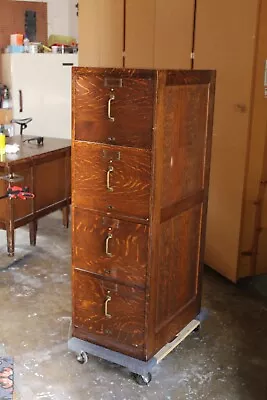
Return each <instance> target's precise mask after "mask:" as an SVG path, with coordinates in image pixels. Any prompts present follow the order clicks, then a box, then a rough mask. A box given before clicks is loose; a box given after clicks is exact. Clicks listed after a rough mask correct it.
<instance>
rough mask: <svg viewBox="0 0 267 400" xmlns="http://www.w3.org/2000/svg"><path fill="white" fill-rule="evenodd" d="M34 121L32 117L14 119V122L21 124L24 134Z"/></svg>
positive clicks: (21, 131)
mask: <svg viewBox="0 0 267 400" xmlns="http://www.w3.org/2000/svg"><path fill="white" fill-rule="evenodd" d="M31 121H32V118H22V119H12V121H11V122H12V123H14V124H18V125H20V135H21V136H22V134H23V131H24V129H26V128H27V126H28V124H29V123H30V122H31Z"/></svg>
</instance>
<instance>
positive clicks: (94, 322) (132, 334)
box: [73, 271, 145, 349]
mask: <svg viewBox="0 0 267 400" xmlns="http://www.w3.org/2000/svg"><path fill="white" fill-rule="evenodd" d="M73 287H74V304H73V306H74V307H73V308H74V312H73V325H74V327H75V328H80V329H82V330H83V331H84V332H88V335H89V336H90V334H92V335H94V337H95V338H96V340H97V342H98V344H100V345H104V344H105V338H107V339H109V340H110V339H112V341H114V343H115V345H117V346H118V343H119V344H120V343H121V344H122V345H128V346H130V347H133V348H139V349H140V348H142V347H143V345H144V326H145V293H144V292H143V291H142V290H141V289H135V288H130V287H127V286H123V285H119V284H113V283H111V282H108V281H104V280H101V279H97V278H93V277H92V276H91V275H90V274H89V273H87V272H80V271H75V272H74V276H73ZM117 346H116V347H117Z"/></svg>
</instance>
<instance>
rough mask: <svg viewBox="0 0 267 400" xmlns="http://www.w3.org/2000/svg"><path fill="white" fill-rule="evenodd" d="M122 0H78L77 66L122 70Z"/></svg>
mask: <svg viewBox="0 0 267 400" xmlns="http://www.w3.org/2000/svg"><path fill="white" fill-rule="evenodd" d="M123 32H124V1H123V0H79V65H80V66H91V67H100V66H101V67H114V68H115V67H118V68H119V67H122V65H123V41H124V40H123V36H124V33H123Z"/></svg>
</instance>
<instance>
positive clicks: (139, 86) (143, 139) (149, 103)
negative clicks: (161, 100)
mask: <svg viewBox="0 0 267 400" xmlns="http://www.w3.org/2000/svg"><path fill="white" fill-rule="evenodd" d="M153 99H154V82H153V80H152V79H151V78H150V77H148V79H145V78H142V77H136V78H134V77H129V76H128V77H123V76H117V75H116V74H115V73H113V74H112V73H111V74H108V73H107V72H106V73H105V72H104V73H93V72H91V71H88V73H86V74H85V73H82V74H81V75H79V73H77V75H76V76H75V78H74V102H73V109H74V111H73V112H74V115H75V118H74V120H73V127H74V132H75V139H77V140H87V141H90V142H99V143H107V144H115V145H120V146H130V147H139V148H151V146H152V132H153V129H152V128H153V105H154V102H153ZM126 133H127V134H126Z"/></svg>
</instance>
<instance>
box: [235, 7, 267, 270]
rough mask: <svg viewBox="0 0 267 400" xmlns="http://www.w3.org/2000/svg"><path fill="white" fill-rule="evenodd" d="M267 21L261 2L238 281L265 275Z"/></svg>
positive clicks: (266, 13)
mask: <svg viewBox="0 0 267 400" xmlns="http://www.w3.org/2000/svg"><path fill="white" fill-rule="evenodd" d="M266 20H267V3H266V1H264V0H261V1H260V2H259V9H258V31H257V37H256V54H255V68H254V78H253V92H252V110H251V131H250V139H249V143H248V147H249V151H248V161H247V179H246V187H245V194H244V208H243V221H242V226H241V230H242V232H241V244H240V260H239V272H238V275H239V276H240V277H242V276H248V275H254V274H257V273H263V272H265V273H267V263H266V262H263V259H261V255H262V254H265V249H263V247H264V245H263V243H264V241H262V240H261V239H260V236H261V235H262V232H261V231H260V230H259V229H260V228H261V227H263V225H264V216H265V214H264V192H265V186H264V184H261V181H263V182H264V181H265V180H266V179H267V162H266V157H267V148H266V140H267V133H266V132H267V92H266V94H265V90H266V91H267V81H266V82H265V86H264V75H265V67H267V65H266V62H267V25H266ZM266 79H267V75H266ZM266 79H265V80H266ZM266 222H267V221H266ZM266 222H265V226H266ZM263 236H264V234H263ZM259 241H260V242H259ZM266 243H267V241H265V247H266ZM257 259H258V261H259V263H260V265H259V268H258V267H257Z"/></svg>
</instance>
